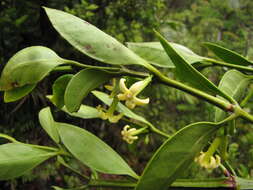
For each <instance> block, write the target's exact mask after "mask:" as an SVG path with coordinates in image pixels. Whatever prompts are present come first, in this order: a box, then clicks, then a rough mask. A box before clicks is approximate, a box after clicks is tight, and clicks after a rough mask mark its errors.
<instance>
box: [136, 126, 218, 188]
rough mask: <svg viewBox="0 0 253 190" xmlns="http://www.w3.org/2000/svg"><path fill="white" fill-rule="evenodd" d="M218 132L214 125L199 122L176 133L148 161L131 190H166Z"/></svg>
mask: <svg viewBox="0 0 253 190" xmlns="http://www.w3.org/2000/svg"><path fill="white" fill-rule="evenodd" d="M218 129H219V126H218V124H216V123H211V122H199V123H194V124H191V125H189V126H186V127H184V128H183V129H181V130H179V131H178V132H177V133H176V134H175V135H173V136H172V137H171V138H170V139H168V140H167V141H165V142H164V143H163V145H162V146H161V147H160V148H159V149H158V150H157V151H156V153H155V154H154V155H153V157H152V158H151V159H150V161H149V163H148V164H147V166H146V168H145V169H144V172H143V174H142V176H141V178H140V179H139V181H138V184H137V186H136V188H135V190H143V189H145V190H154V189H159V190H166V189H167V188H168V186H169V185H171V184H172V183H173V181H174V180H176V179H177V178H178V176H180V175H181V174H183V173H184V172H185V170H186V169H187V168H188V167H189V166H190V164H191V163H192V162H193V160H194V157H195V156H197V154H198V153H199V152H200V151H201V150H202V149H203V147H204V146H205V145H206V144H207V143H208V141H209V140H210V138H211V137H212V135H213V134H214V133H215V132H216V131H217V130H218Z"/></svg>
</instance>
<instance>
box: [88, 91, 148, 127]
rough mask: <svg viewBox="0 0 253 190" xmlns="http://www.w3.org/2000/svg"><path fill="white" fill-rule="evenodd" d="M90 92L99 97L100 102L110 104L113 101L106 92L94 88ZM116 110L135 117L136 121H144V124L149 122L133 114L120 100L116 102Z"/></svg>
mask: <svg viewBox="0 0 253 190" xmlns="http://www.w3.org/2000/svg"><path fill="white" fill-rule="evenodd" d="M92 94H94V96H96V97H97V98H98V99H100V100H101V101H102V102H104V103H105V104H106V105H108V106H110V105H111V103H112V101H113V99H112V98H110V97H109V95H108V94H106V93H103V92H99V91H96V90H94V91H92ZM116 110H117V111H118V112H121V113H124V115H125V116H127V117H129V118H132V119H135V120H137V121H141V122H143V123H146V124H148V123H149V122H148V121H147V120H146V119H145V118H143V117H141V116H139V115H137V114H135V113H134V112H132V111H131V110H130V109H129V108H127V107H126V106H124V105H123V104H122V103H120V102H119V103H118V105H117V107H116Z"/></svg>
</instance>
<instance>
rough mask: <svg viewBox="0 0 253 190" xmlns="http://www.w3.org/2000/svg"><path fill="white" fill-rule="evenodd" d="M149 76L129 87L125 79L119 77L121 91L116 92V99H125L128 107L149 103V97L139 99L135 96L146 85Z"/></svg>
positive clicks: (149, 79)
mask: <svg viewBox="0 0 253 190" xmlns="http://www.w3.org/2000/svg"><path fill="white" fill-rule="evenodd" d="M150 81H151V78H150V77H148V78H147V79H145V80H142V81H138V82H136V83H134V84H133V85H132V86H131V87H130V88H129V89H128V88H127V87H126V84H125V82H126V79H123V78H122V79H120V81H119V87H120V91H121V92H122V93H120V94H118V96H117V97H118V99H119V100H122V101H126V102H125V104H126V106H127V107H128V108H130V109H133V108H135V106H136V105H138V106H142V105H145V104H148V103H149V98H146V99H140V98H137V97H136V96H137V95H138V94H139V93H140V92H141V91H142V90H143V89H144V88H145V87H146V86H147V85H148V83H149V82H150Z"/></svg>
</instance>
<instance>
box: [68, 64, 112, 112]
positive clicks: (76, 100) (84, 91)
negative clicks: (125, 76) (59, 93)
mask: <svg viewBox="0 0 253 190" xmlns="http://www.w3.org/2000/svg"><path fill="white" fill-rule="evenodd" d="M111 77H112V75H111V74H109V73H107V72H104V71H101V70H95V69H84V70H82V71H80V72H78V73H77V74H75V75H74V76H73V77H72V79H71V80H70V81H69V83H68V85H67V88H66V91H65V95H64V102H65V106H66V108H67V110H68V111H69V112H76V111H78V109H79V108H80V106H81V103H82V100H83V99H84V98H85V97H86V96H87V95H88V93H89V92H90V91H91V90H93V89H95V88H97V87H98V86H100V85H102V84H103V83H105V82H107V81H109V80H110V78H111Z"/></svg>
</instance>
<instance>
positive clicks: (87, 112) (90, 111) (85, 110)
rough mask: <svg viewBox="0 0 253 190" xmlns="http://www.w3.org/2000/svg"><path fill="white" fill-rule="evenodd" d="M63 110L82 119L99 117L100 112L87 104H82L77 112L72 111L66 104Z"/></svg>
mask: <svg viewBox="0 0 253 190" xmlns="http://www.w3.org/2000/svg"><path fill="white" fill-rule="evenodd" d="M62 111H64V112H66V113H67V114H69V115H71V116H73V117H79V118H82V119H93V118H98V117H99V112H98V110H97V109H96V108H93V107H91V106H86V105H81V106H80V108H79V110H78V111H77V112H73V113H70V112H69V111H68V110H67V109H66V107H65V106H64V107H63V108H62Z"/></svg>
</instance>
